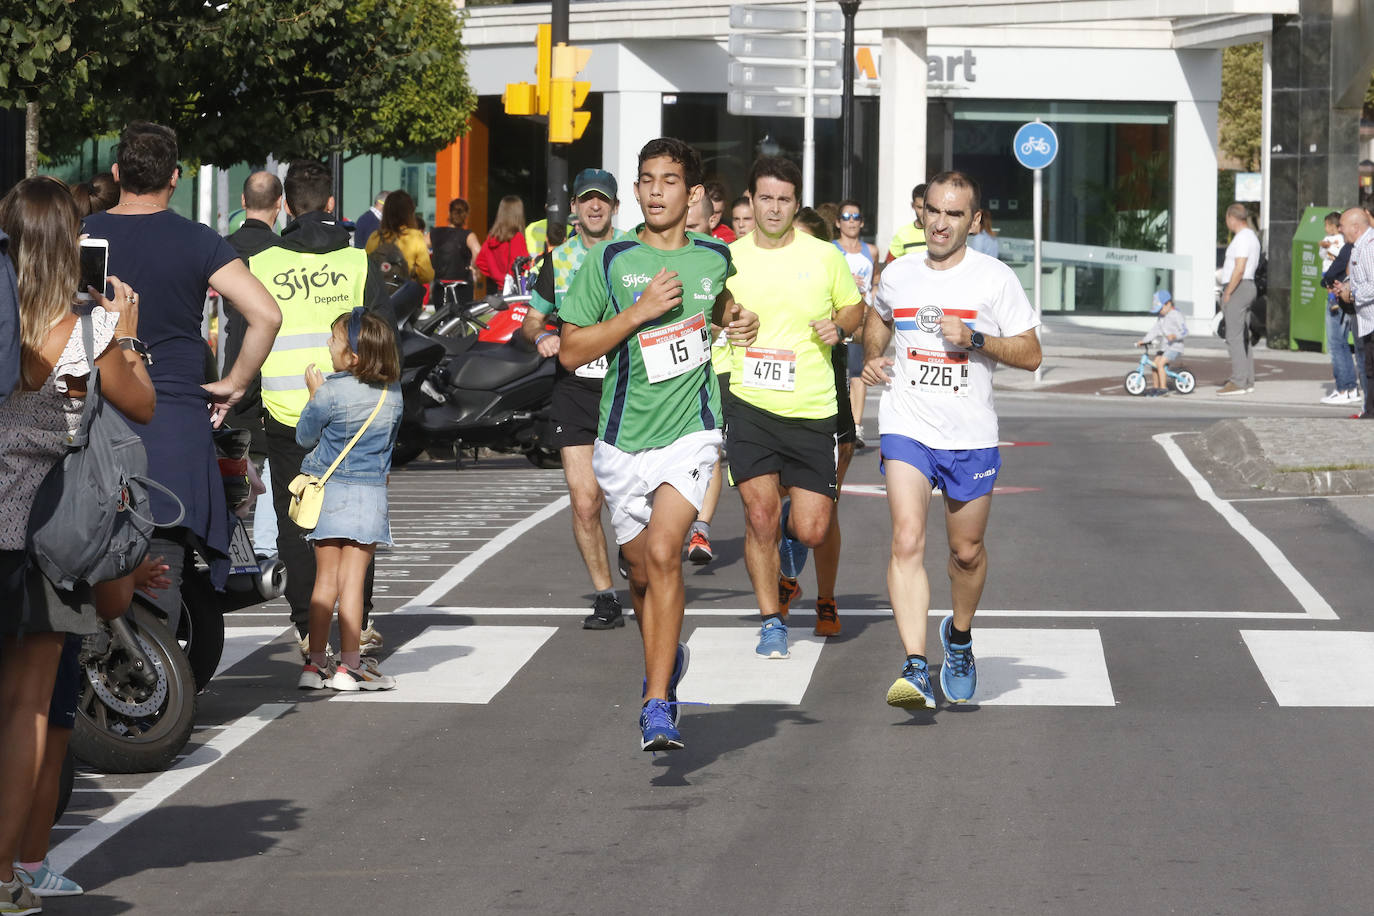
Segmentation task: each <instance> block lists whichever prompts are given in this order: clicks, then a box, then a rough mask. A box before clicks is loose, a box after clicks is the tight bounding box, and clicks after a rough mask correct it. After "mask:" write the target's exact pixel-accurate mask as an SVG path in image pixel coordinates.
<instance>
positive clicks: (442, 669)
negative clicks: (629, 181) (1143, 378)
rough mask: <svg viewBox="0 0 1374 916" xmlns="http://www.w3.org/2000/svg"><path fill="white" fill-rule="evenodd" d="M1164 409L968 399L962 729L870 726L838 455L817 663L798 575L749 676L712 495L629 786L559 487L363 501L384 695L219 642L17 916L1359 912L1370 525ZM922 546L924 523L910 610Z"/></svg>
mask: <svg viewBox="0 0 1374 916" xmlns="http://www.w3.org/2000/svg"><path fill="white" fill-rule="evenodd" d="M1176 400H1177V399H1166V400H1164V401H1163V402H1153V401H1150V402H1147V401H1143V400H1132V399H1126V398H1107V397H1092V396H1077V395H1071V394H1070V395H1064V394H1059V395H1051V396H1046V395H1029V394H1019V393H1010V394H1008V393H1003V394H1000V395H999V405H1000V407H1001V413H1002V416H1003V427H1002V434H1003V438H1004V439H1005V440H1008V441H1010V442H1015V443H1018V444H1016V445H1013V446H1010V447H1007V448H1006V449H1004V452H1003V455H1004V469H1003V472H1002V474H1001V476H1000V478H999V481H998V483H999V492H998V493H997V495H996V496H995V497H994V503H993V513H992V526H991V530H990V533H989V538H988V545H989V552H990V556H991V564H992V565H991V575H990V578H989V582H988V586H987V589H986V592H985V595H984V601H983V606H984V608H986V609H987V611H986V612H984V613H983V614H982V615H981V616H980V617H979V618H978V620H977V622H976V627H975V651H976V652H977V654H978V658H979V673H980V688H979V693H978V695H977V697H976V700H975V702H974V703H972V704H969V705H967V706H964V707H959V708H949V707H947V706H945V705H943V703H942V705H941V707H940V708H939V709H938V710H937V711H935V712H933V713H932V712H923V713H907V712H903V711H901V710H895V709H892V708H890V707H888V706H886V705H885V704H884V702H883V695H884V693H885V691H886V689H887V686H888V684H889V683H890V682H891V681H892V679H893V678H894V677H895V676H896V674H897V671H898V668H899V666H900V664H901V660H902V652H901V648H900V645H899V643H898V641H897V637H896V632H895V629H894V627H893V625H892V622H891V619H890V612H889V611H888V610H887V608H888V600H887V594H886V586H885V568H886V542H887V537H888V534H889V522H888V516H887V509H886V503H885V501H884V500H883V498H882V494H881V483H882V478H881V475H880V474H879V471H878V467H877V455H876V450H873V449H868V450H866V451H864V452H861V453H860V455H859V456H858V458H857V459H856V461H855V464H854V467H853V469H852V470H851V473H850V478H849V491H848V493H847V495H846V496H845V497H844V498H843V500H842V502H841V518H842V524H843V529H844V536H845V552H844V557H845V559H844V566H843V568H842V570H841V576H840V585H839V593H840V594H839V596H838V600H839V605H840V616H841V620H842V621H843V625H844V632H843V635H842V636H841V637H839V638H837V639H832V640H830V641H828V642H825V643H824V644H823V645H822V643H821V641H820V640H817V639H815V638H814V637H812V636H811V635H810V624H811V622H812V619H813V617H812V614H811V611H810V608H811V607H812V606H813V605H812V602H813V600H814V597H815V587H814V580H813V578H812V573H811V571H810V570H808V571H807V572H806V573H804V575H803V579H802V584H803V587H804V589H805V594H804V596H803V597H802V599H800V601H799V602H798V603H797V605H796V608H797V609H795V610H794V613H793V621H792V634H793V649H794V651H793V655H794V657H793V658H792V659H790V660H787V661H771V662H764V661H760V660H757V659H755V658H753V657H752V645H753V639H754V632H755V631H756V629H757V625H756V623H755V622H754V620H755V614H756V612H755V611H754V609H753V608H751V607H750V604H751V601H752V598H751V593H750V589H749V586H748V579H747V575H746V573H745V569H744V563H743V559H742V555H741V553H742V513H741V511H740V507H739V502H738V499H737V497H736V496H735V495H734V494H733V493H730V492H727V494H726V496H725V498H724V500H723V501H722V509H721V511H720V513H719V515H718V518H717V521H716V524H715V525H714V526H713V535H714V537H713V542H714V544H715V547H716V551H717V556H716V559H715V560H714V561H713V562H712V563H711V564H710V565H709V566H706V567H703V568H696V567H691V566H688V567H687V570H688V571H687V582H688V605H689V610H688V617H687V621H686V625H685V627H684V638H685V639H686V640H687V641H688V643H689V645H691V647H692V649H693V667H692V670H691V672H690V673H689V675H688V678H687V680H686V681H685V682H684V685H683V688H682V691H681V695H682V697H683V698H684V699H688V700H696V701H701V702H702V703H704V704H709V705H701V706H694V707H689V708H688V709H687V711H686V713H685V714H684V716H683V722H682V729H683V734H684V738H685V739H686V741H687V748H686V750H684V751H681V752H677V753H674V754H669V755H660V756H657V757H653V756H650V755H648V754H644V753H642V752H640V751H639V749H638V734H637V729H636V716H637V712H638V694H639V686H640V677H641V672H642V665H641V656H640V645H639V640H638V637H637V634H636V632H635V629H634V626H633V624H631V625H630V626H628V627H626V628H624V629H620V630H615V631H611V632H590V631H583V630H582V629H581V628H580V620H581V616H582V615H583V614H584V613H586V606H587V603H588V598H589V596H588V583H587V581H586V576H585V572H584V571H583V570H582V568H581V565H580V562H579V561H578V559H577V555H576V552H575V549H574V546H573V543H572V539H571V535H570V529H569V520H568V512H567V510H566V508H565V504H564V502H563V501H562V500H563V494H564V488H563V484H562V478H561V475H560V474H559V472H557V471H554V472H549V471H539V470H535V469H533V468H531V467H529V466H527V465H522V464H521V463H520V462H516V461H513V460H504V461H483V462H482V463H480V464H478V465H476V466H469V467H464V468H463V469H461V470H458V471H455V470H454V469H453V467H452V465H451V464H449V465H439V464H431V465H423V466H415V467H412V468H408V469H406V470H404V471H402V472H399V473H397V474H396V475H395V476H394V477H393V485H392V508H393V526H394V529H395V536H396V539H397V541H398V546H397V547H396V548H395V549H394V550H392V551H391V552H389V553H388V554H387V555H385V556H384V557H383V558H382V560H381V561H380V563H379V572H378V581H379V590H378V607H379V614H378V617H377V623H378V626H379V628H380V629H381V631H382V633H383V635H384V637H385V640H386V646H385V651H384V653H383V656H382V660H383V668H384V670H387V671H389V672H391V673H394V674H397V675H398V676H399V677H400V679H401V686H400V688H399V689H398V690H397V691H395V692H393V693H390V694H382V695H378V694H372V695H365V696H363V697H361V698H353V697H343V696H338V697H336V696H333V695H316V694H303V693H301V692H299V691H297V690H296V689H295V678H296V674H297V672H298V666H299V659H298V656H297V654H296V651H295V647H294V641H293V640H291V639H290V638H289V637H287V636H282V637H281V638H275V634H283V633H284V632H285V630H284V628H285V626H286V621H285V613H284V611H283V610H281V608H280V607H278V606H270V605H269V606H267V607H262V608H257V609H255V610H253V611H250V612H249V613H239V614H235V615H233V616H232V617H231V618H230V620H229V623H230V626H231V629H230V637H231V639H230V647H229V650H228V652H229V655H228V658H227V659H226V661H227V662H233V664H232V666H231V667H229V668H228V670H227V671H225V672H224V673H223V674H222V675H221V676H220V677H219V678H217V679H216V681H215V682H214V683H213V684H212V685H211V687H210V688H209V690H208V691H207V692H206V693H205V694H203V695H202V697H201V698H200V699H201V704H200V712H199V719H198V721H199V722H201V723H202V726H201V728H200V729H199V730H198V731H197V734H196V738H195V740H194V743H193V746H192V747H191V748H189V749H188V756H187V757H186V758H185V759H183V760H182V761H181V762H180V764H179V769H176V770H173V771H172V772H170V773H168V774H163V775H160V776H152V775H149V776H121V777H115V776H102V775H100V774H95V773H89V772H87V773H83V775H82V778H81V779H79V780H78V787H79V789H80V790H81V791H80V792H79V793H78V794H77V795H76V796H75V798H74V801H73V807H72V810H71V811H70V812H69V814H68V815H67V817H66V818H64V820H63V822H62V824H61V825H60V829H59V831H58V833H57V839H59V840H61V841H62V845H59V846H58V847H56V849H55V850H54V853H53V856H54V859H55V860H57V861H58V862H59V863H64V862H70V861H73V860H75V864H74V865H73V866H72V871H71V873H72V874H73V876H74V877H76V878H77V879H78V880H79V881H81V882H82V883H83V884H85V885H86V887H87V888H88V893H87V895H86V896H85V897H84V898H77V899H73V900H54V901H50V902H49V904H48V907H47V909H46V911H47V912H52V913H59V914H60V913H78V912H79V913H98V914H105V913H123V912H136V913H140V914H144V913H146V914H160V913H169V914H170V913H176V914H182V913H187V912H199V913H299V912H305V911H316V912H317V911H323V910H330V911H333V912H336V913H378V912H387V913H497V912H532V913H572V914H589V913H596V914H618V913H632V912H642V911H646V910H658V911H665V912H670V913H784V912H786V913H869V912H874V913H876V912H882V913H892V912H897V913H961V914H962V913H973V912H997V913H1026V912H1036V913H1094V914H1097V913H1167V912H1179V913H1247V914H1252V913H1293V912H1322V913H1357V912H1368V911H1369V903H1368V901H1369V900H1370V899H1371V898H1374V878H1371V873H1370V871H1369V870H1368V868H1367V851H1368V849H1369V848H1370V847H1371V845H1374V802H1371V797H1370V793H1369V792H1368V791H1367V789H1366V788H1363V787H1364V785H1365V783H1366V780H1365V779H1364V774H1365V772H1366V769H1367V758H1368V754H1369V747H1370V742H1369V735H1370V707H1371V706H1374V664H1371V663H1372V662H1374V619H1371V616H1372V615H1371V609H1370V606H1369V605H1370V602H1369V599H1368V597H1367V595H1368V594H1369V592H1370V574H1369V571H1368V569H1369V567H1368V563H1367V558H1368V556H1369V555H1370V549H1371V546H1374V544H1372V543H1371V542H1372V541H1374V531H1371V527H1374V526H1372V525H1371V519H1372V518H1374V497H1354V498H1345V499H1334V498H1333V499H1314V498H1301V499H1267V498H1266V499H1255V498H1253V495H1252V494H1249V493H1247V492H1245V491H1244V490H1242V489H1239V488H1236V487H1234V486H1228V485H1227V484H1226V483H1225V479H1224V475H1220V474H1217V473H1216V472H1215V469H1209V468H1207V467H1206V466H1205V465H1203V464H1202V463H1201V461H1200V459H1199V458H1198V457H1197V454H1196V452H1194V451H1190V448H1191V444H1192V443H1193V441H1194V440H1195V438H1196V435H1197V433H1198V432H1199V431H1200V430H1202V429H1205V428H1206V427H1207V425H1209V424H1210V423H1211V422H1215V421H1216V420H1218V419H1222V418H1225V417H1229V416H1238V415H1241V412H1242V411H1244V412H1246V413H1250V414H1253V413H1255V412H1256V411H1257V410H1262V409H1263V408H1257V407H1256V406H1255V405H1253V404H1244V405H1235V404H1227V403H1216V402H1213V403H1211V404H1204V403H1201V402H1198V403H1192V404H1189V405H1188V407H1187V409H1180V408H1179V407H1178V406H1177V404H1171V401H1176ZM1287 410H1288V412H1289V413H1294V412H1295V411H1294V409H1292V408H1287ZM875 425H876V410H875V409H874V407H872V406H870V411H869V426H870V429H871V428H873V426H875ZM1195 462H1196V463H1195ZM1189 475H1192V476H1194V477H1196V478H1197V479H1198V480H1200V481H1202V485H1201V488H1198V487H1195V485H1194V484H1193V483H1190V482H1189V479H1188V478H1189ZM1208 480H1210V481H1212V482H1213V483H1212V484H1211V485H1209V484H1208V483H1207V481H1208ZM939 506H940V504H939V501H938V500H937V501H936V502H935V512H936V513H937V515H936V516H935V517H936V518H938V513H939V511H940V510H939ZM944 550H945V545H944V541H943V535H942V528H941V526H940V525H938V524H936V525H934V526H933V528H932V534H931V537H930V538H929V541H928V549H927V553H928V558H927V568H928V569H929V571H930V573H931V578H932V583H933V586H934V602H935V604H936V606H937V609H938V608H944V607H948V601H949V587H948V580H947V578H946V577H945V573H944V563H945V560H944ZM382 583H384V586H383V585H382ZM936 613H938V610H937V611H936V612H933V614H936ZM937 621H938V617H934V618H933V619H932V629H933V626H934V623H935V622H937ZM931 642H932V647H933V648H932V659H931V660H932V665H934V664H936V663H938V655H939V650H938V641H937V640H935V639H934V638H933V633H932V641H931ZM937 692H938V691H937ZM78 857H79V858H78ZM1362 901H1363V902H1362Z"/></svg>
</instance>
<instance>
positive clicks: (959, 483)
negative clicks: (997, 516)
mask: <svg viewBox="0 0 1374 916" xmlns="http://www.w3.org/2000/svg"><path fill="white" fill-rule="evenodd" d="M880 442H881V446H880V447H881V449H882V458H881V459H880V460H879V464H878V467H879V469H880V470H882V471H883V473H884V474H886V473H887V470H886V469H885V468H883V464H884V463H885V462H888V461H900V462H902V463H903V464H909V465H911V466H912V467H914V468H916V469H917V470H918V471H920V472H921V473H922V474H924V475H926V477H927V478H929V479H930V485H931V486H932V487H939V488H940V489H941V490H943V491H944V494H945V496H946V497H947V498H949V499H952V500H955V501H957V502H968V501H969V500H972V499H977V498H978V497H980V496H984V495H986V494H988V493H991V492H992V487H993V484H995V483H996V482H997V472H998V471H1000V470H1001V469H1002V453H1001V452H999V451H998V450H997V447H996V446H993V447H992V448H969V449H943V448H927V447H926V446H925V445H922V444H921V443H920V442H917V441H916V440H915V439H912V438H910V437H908V436H895V435H890V434H884V435H883V436H881V437H880Z"/></svg>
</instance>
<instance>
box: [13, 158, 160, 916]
mask: <svg viewBox="0 0 1374 916" xmlns="http://www.w3.org/2000/svg"><path fill="white" fill-rule="evenodd" d="M0 229H2V230H3V231H4V232H5V234H6V235H8V236H9V238H10V253H11V255H12V257H13V259H14V265H15V273H16V275H17V279H18V282H17V287H18V294H19V325H20V350H21V360H22V375H21V382H20V387H19V389H18V390H16V391H14V392H13V393H12V394H11V395H10V396H9V398H8V399H7V400H6V401H5V402H4V404H0V492H3V493H4V494H5V500H6V512H5V513H3V515H0V749H3V753H0V907H3V908H4V909H3V910H0V911H3V912H6V913H37V912H39V911H40V909H41V906H40V905H39V904H38V902H37V900H36V899H35V898H34V897H33V894H32V892H31V891H30V889H29V887H28V886H27V882H26V881H24V880H22V879H24V878H28V877H29V876H28V875H26V874H24V875H21V874H18V873H17V872H16V870H15V869H13V868H12V866H11V863H12V862H13V861H15V860H16V859H17V858H18V855H19V841H20V837H21V835H22V833H23V831H24V827H25V823H26V822H27V820H28V817H29V811H30V808H31V802H32V800H33V795H34V790H35V785H36V782H35V779H36V774H37V773H38V764H39V761H40V760H42V758H43V755H44V751H45V746H44V745H45V741H46V735H47V720H48V708H49V703H50V701H51V699H52V693H53V684H54V683H55V681H56V677H57V666H58V661H59V659H60V658H61V656H62V648H63V644H64V642H65V641H66V634H68V633H73V634H77V635H83V634H87V633H93V632H95V629H96V609H95V604H94V600H93V598H92V595H91V590H90V589H87V588H83V589H78V590H76V591H70V592H69V591H61V590H58V589H56V588H55V587H53V585H52V584H51V583H50V582H48V580H47V579H46V578H45V577H44V576H43V574H42V573H41V572H39V571H38V569H37V567H36V566H34V565H32V564H31V563H30V561H29V557H28V552H27V549H26V548H27V543H26V540H27V533H28V520H29V513H30V511H31V510H32V508H33V501H34V497H35V496H36V495H37V492H38V487H39V485H40V484H41V483H42V482H43V479H44V478H45V477H46V476H47V475H48V472H49V471H50V470H51V469H52V467H53V466H54V465H55V464H56V463H57V462H58V461H59V460H60V459H61V458H62V456H63V455H64V454H65V453H66V450H67V441H68V437H69V436H70V435H71V434H72V433H73V432H74V431H75V430H76V427H77V424H78V423H79V422H80V419H81V411H82V407H83V404H84V401H83V398H84V396H85V389H86V379H87V378H88V377H89V375H90V372H91V359H90V357H89V355H88V354H87V352H86V347H85V343H84V340H83V335H82V331H81V322H80V319H79V317H78V315H77V313H76V311H75V310H74V309H73V307H72V305H73V294H74V293H75V292H76V287H77V283H78V279H79V277H80V268H79V261H80V255H79V245H78V242H77V235H78V233H79V231H80V216H79V214H78V211H77V207H76V201H75V200H74V199H73V198H72V195H71V192H70V191H69V190H68V189H67V186H66V185H65V184H63V183H62V182H60V181H58V180H57V179H55V178H47V177H40V178H30V179H27V180H25V181H22V182H20V183H19V184H17V185H15V187H14V188H13V189H12V190H11V191H10V192H9V193H8V194H6V195H5V197H4V199H3V200H0ZM109 279H110V285H111V287H112V288H113V290H114V298H113V299H106V298H105V297H104V295H103V294H102V293H101V292H100V291H98V290H90V291H88V292H89V293H90V295H91V298H92V300H93V301H94V302H95V305H94V306H93V307H92V308H91V309H90V314H91V319H92V325H93V331H94V338H95V354H97V355H96V356H95V360H94V362H95V365H96V366H98V367H99V368H100V378H101V391H102V393H103V394H104V396H105V398H106V399H107V400H108V401H109V402H110V403H111V404H113V405H114V406H115V407H117V408H118V409H119V410H120V411H121V412H122V413H124V414H125V415H127V416H128V417H130V418H131V419H133V420H136V421H143V422H146V421H147V420H149V419H150V418H151V417H152V415H153V407H154V404H155V401H156V396H155V394H154V391H153V385H152V381H151V380H150V379H149V377H148V373H147V370H146V368H145V367H144V365H143V360H142V357H141V356H139V354H138V353H137V352H135V351H134V350H131V349H130V350H126V349H124V348H123V347H121V346H120V344H119V343H118V341H120V340H121V339H130V340H136V339H137V338H138V305H137V300H138V297H137V294H136V293H135V292H134V291H133V289H132V288H131V287H130V286H129V284H127V283H124V282H122V281H121V280H120V279H119V278H118V277H110V278H109ZM78 536H79V535H78Z"/></svg>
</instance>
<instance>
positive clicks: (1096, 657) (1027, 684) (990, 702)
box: [932, 627, 1116, 706]
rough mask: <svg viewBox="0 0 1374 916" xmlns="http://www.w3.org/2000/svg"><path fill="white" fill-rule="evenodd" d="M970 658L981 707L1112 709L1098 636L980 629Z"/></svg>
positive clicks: (1087, 632)
mask: <svg viewBox="0 0 1374 916" xmlns="http://www.w3.org/2000/svg"><path fill="white" fill-rule="evenodd" d="M973 654H974V657H975V659H976V660H977V663H978V689H977V692H975V693H974V695H973V700H972V701H971V702H973V703H977V704H978V705H980V706H1115V705H1116V697H1115V696H1114V695H1113V694H1112V681H1111V677H1110V676H1109V675H1108V674H1107V659H1106V656H1105V655H1104V653H1103V651H1102V636H1101V634H1100V633H1098V631H1097V630H1031V629H997V628H993V627H980V628H979V629H978V634H977V635H976V636H975V637H974V639H973ZM934 679H935V678H934V677H932V680H934Z"/></svg>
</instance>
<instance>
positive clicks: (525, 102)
mask: <svg viewBox="0 0 1374 916" xmlns="http://www.w3.org/2000/svg"><path fill="white" fill-rule="evenodd" d="M552 44H553V33H552V30H551V28H550V27H549V25H548V24H544V25H541V26H539V31H538V34H536V35H535V39H534V48H535V57H534V82H533V83H507V84H506V91H505V94H504V95H502V96H501V101H502V102H503V103H504V105H505V109H506V114H509V115H546V114H548V113H549V91H550V89H549V75H550V72H551V70H552V61H551V60H550V48H551V46H552Z"/></svg>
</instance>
